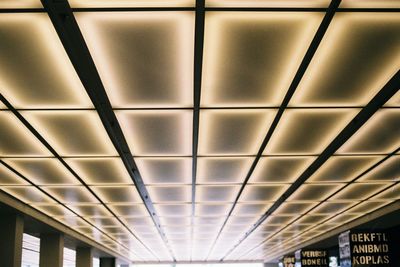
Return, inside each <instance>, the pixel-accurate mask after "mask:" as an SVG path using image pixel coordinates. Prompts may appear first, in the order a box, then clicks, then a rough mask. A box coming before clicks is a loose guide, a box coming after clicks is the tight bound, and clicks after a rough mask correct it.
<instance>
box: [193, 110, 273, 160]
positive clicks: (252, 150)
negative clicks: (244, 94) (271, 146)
mask: <svg viewBox="0 0 400 267" xmlns="http://www.w3.org/2000/svg"><path fill="white" fill-rule="evenodd" d="M275 112H276V111H275V110H272V109H266V110H263V109H255V110H202V111H201V113H200V133H199V155H254V154H256V153H257V150H258V149H259V146H260V145H261V143H262V140H263V138H264V136H265V134H266V133H267V130H268V128H269V126H270V124H271V122H272V120H273V116H274V114H275Z"/></svg>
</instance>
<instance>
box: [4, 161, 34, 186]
mask: <svg viewBox="0 0 400 267" xmlns="http://www.w3.org/2000/svg"><path fill="white" fill-rule="evenodd" d="M28 184H29V183H28V182H27V181H25V180H24V179H22V178H21V177H19V176H18V175H17V174H15V173H14V172H12V171H11V170H9V169H8V168H6V167H5V166H3V165H1V164H0V185H28Z"/></svg>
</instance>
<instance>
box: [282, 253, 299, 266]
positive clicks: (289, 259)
mask: <svg viewBox="0 0 400 267" xmlns="http://www.w3.org/2000/svg"><path fill="white" fill-rule="evenodd" d="M282 261H283V266H284V267H295V266H294V264H295V262H296V260H295V258H294V255H289V256H285V257H283V260H282Z"/></svg>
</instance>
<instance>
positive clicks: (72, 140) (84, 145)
mask: <svg viewBox="0 0 400 267" xmlns="http://www.w3.org/2000/svg"><path fill="white" fill-rule="evenodd" d="M21 113H22V115H23V116H24V117H25V118H26V119H27V120H28V121H29V122H30V123H31V124H32V125H33V127H34V128H35V129H36V130H37V131H38V132H39V133H40V134H41V135H42V136H43V137H44V138H45V140H46V141H47V142H49V143H50V145H51V146H52V147H53V148H54V149H55V150H56V151H57V153H59V154H61V155H62V156H80V155H85V156H86V155H93V156H114V155H116V154H117V152H116V151H115V148H114V145H113V144H112V143H111V141H110V139H109V137H108V135H107V132H106V130H105V129H104V127H103V124H102V122H101V121H100V118H99V116H98V114H97V112H95V111H77V110H74V111H73V110H69V111H65V110H64V111H54V110H53V111H23V112H21Z"/></svg>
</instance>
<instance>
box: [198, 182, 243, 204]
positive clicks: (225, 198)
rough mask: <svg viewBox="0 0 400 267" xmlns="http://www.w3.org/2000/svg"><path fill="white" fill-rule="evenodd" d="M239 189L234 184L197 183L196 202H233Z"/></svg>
mask: <svg viewBox="0 0 400 267" xmlns="http://www.w3.org/2000/svg"><path fill="white" fill-rule="evenodd" d="M239 189H240V187H239V186H234V185H209V186H208V185H198V186H196V202H233V201H235V197H236V196H237V193H238V191H239Z"/></svg>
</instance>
